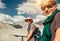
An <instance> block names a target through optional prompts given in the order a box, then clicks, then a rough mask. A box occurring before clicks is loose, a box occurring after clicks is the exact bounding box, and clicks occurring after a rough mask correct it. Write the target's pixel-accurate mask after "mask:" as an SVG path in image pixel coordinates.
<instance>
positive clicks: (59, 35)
mask: <svg viewBox="0 0 60 41" xmlns="http://www.w3.org/2000/svg"><path fill="white" fill-rule="evenodd" d="M55 24H56V29H55V30H56V33H55V38H54V41H60V12H58V13H57V14H56V16H55Z"/></svg>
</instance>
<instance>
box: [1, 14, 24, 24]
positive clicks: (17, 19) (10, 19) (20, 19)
mask: <svg viewBox="0 0 60 41" xmlns="http://www.w3.org/2000/svg"><path fill="white" fill-rule="evenodd" d="M24 19H25V17H24V16H21V15H17V16H13V17H12V16H10V15H7V14H4V13H0V21H1V22H4V23H9V24H13V23H16V22H23V21H24Z"/></svg>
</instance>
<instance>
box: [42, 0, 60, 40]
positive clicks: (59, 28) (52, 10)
mask: <svg viewBox="0 0 60 41" xmlns="http://www.w3.org/2000/svg"><path fill="white" fill-rule="evenodd" d="M41 9H42V11H43V13H44V14H45V15H46V16H47V17H48V18H47V19H46V20H45V21H44V23H43V24H44V30H43V34H42V37H41V41H60V11H59V10H57V4H56V0H41Z"/></svg>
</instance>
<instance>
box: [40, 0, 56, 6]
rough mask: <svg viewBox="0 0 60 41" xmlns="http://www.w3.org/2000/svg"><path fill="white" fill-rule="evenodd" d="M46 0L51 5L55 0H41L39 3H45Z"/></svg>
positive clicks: (54, 3)
mask: <svg viewBox="0 0 60 41" xmlns="http://www.w3.org/2000/svg"><path fill="white" fill-rule="evenodd" d="M47 1H48V2H49V3H51V4H52V5H56V0H41V3H40V5H42V4H46V2H47Z"/></svg>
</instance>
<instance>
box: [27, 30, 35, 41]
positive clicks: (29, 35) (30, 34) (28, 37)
mask: <svg viewBox="0 0 60 41" xmlns="http://www.w3.org/2000/svg"><path fill="white" fill-rule="evenodd" d="M33 32H34V31H30V33H29V34H28V36H27V39H26V41H29V39H30V38H31V37H32V35H33Z"/></svg>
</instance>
